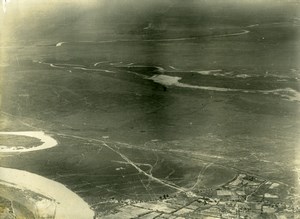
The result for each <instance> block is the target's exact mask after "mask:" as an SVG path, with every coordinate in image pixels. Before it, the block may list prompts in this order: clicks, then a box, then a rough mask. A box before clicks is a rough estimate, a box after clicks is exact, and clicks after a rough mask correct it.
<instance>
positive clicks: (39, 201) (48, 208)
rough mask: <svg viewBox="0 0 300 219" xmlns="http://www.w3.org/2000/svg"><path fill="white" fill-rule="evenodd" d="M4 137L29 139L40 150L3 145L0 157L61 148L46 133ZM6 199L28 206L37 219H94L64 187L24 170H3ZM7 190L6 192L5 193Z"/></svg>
mask: <svg viewBox="0 0 300 219" xmlns="http://www.w3.org/2000/svg"><path fill="white" fill-rule="evenodd" d="M0 135H14V136H27V137H32V138H37V139H39V140H40V141H41V142H42V143H41V145H39V146H36V147H30V148H25V147H9V146H5V145H2V146H1V147H0V153H16V152H18V153H23V152H29V151H37V150H44V149H48V148H52V147H55V146H57V145H58V143H57V141H56V140H55V139H54V138H52V137H51V136H49V135H47V134H45V133H44V132H42V131H26V132H0ZM0 176H1V179H0V185H1V186H4V192H3V193H2V194H1V196H2V197H4V198H6V199H8V200H10V201H12V202H18V203H20V204H22V205H24V206H25V207H26V208H27V209H28V210H29V211H30V212H32V214H33V215H34V217H35V218H59V219H60V218H64V219H73V218H78V219H88V218H93V217H94V212H93V211H92V210H91V209H90V207H89V205H88V204H87V203H86V202H85V201H84V200H83V199H82V198H81V197H79V196H78V195H77V194H76V193H74V192H72V191H71V190H69V189H68V188H67V187H65V186H64V185H63V184H61V183H58V182H55V181H53V180H50V179H47V178H45V177H42V176H39V175H37V174H33V173H30V172H27V171H23V170H17V169H12V168H4V167H0ZM5 188H6V189H5Z"/></svg>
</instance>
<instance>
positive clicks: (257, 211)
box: [99, 174, 300, 219]
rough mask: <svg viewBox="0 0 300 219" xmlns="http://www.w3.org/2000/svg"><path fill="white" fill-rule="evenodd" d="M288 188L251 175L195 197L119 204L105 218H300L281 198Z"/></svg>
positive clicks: (288, 200)
mask: <svg viewBox="0 0 300 219" xmlns="http://www.w3.org/2000/svg"><path fill="white" fill-rule="evenodd" d="M282 190H285V191H286V190H288V187H287V186H286V185H284V184H282V183H278V182H271V181H268V180H264V179H260V178H257V177H254V176H250V175H247V174H239V175H237V177H236V178H235V179H234V180H233V181H230V182H228V183H227V184H225V185H223V186H221V187H218V188H217V189H203V190H201V191H200V193H201V195H199V196H197V197H191V196H189V195H188V194H178V195H176V196H174V197H169V195H163V196H161V197H160V198H159V200H157V201H152V202H136V201H131V200H123V201H117V200H113V202H115V203H120V204H121V205H122V206H121V207H119V208H118V210H117V211H114V212H113V213H112V212H111V213H110V214H108V215H105V216H104V215H102V216H101V218H119V217H120V216H121V215H123V216H124V215H125V216H126V217H129V218H143V219H150V218H172V219H173V218H177V219H180V218H222V219H233V218H245V219H246V218H248V219H250V218H251V219H252V218H253V219H256V218H277V219H288V218H300V208H299V205H297V204H296V200H295V198H294V197H292V196H286V197H281V195H279V194H282ZM99 218H100V217H99Z"/></svg>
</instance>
